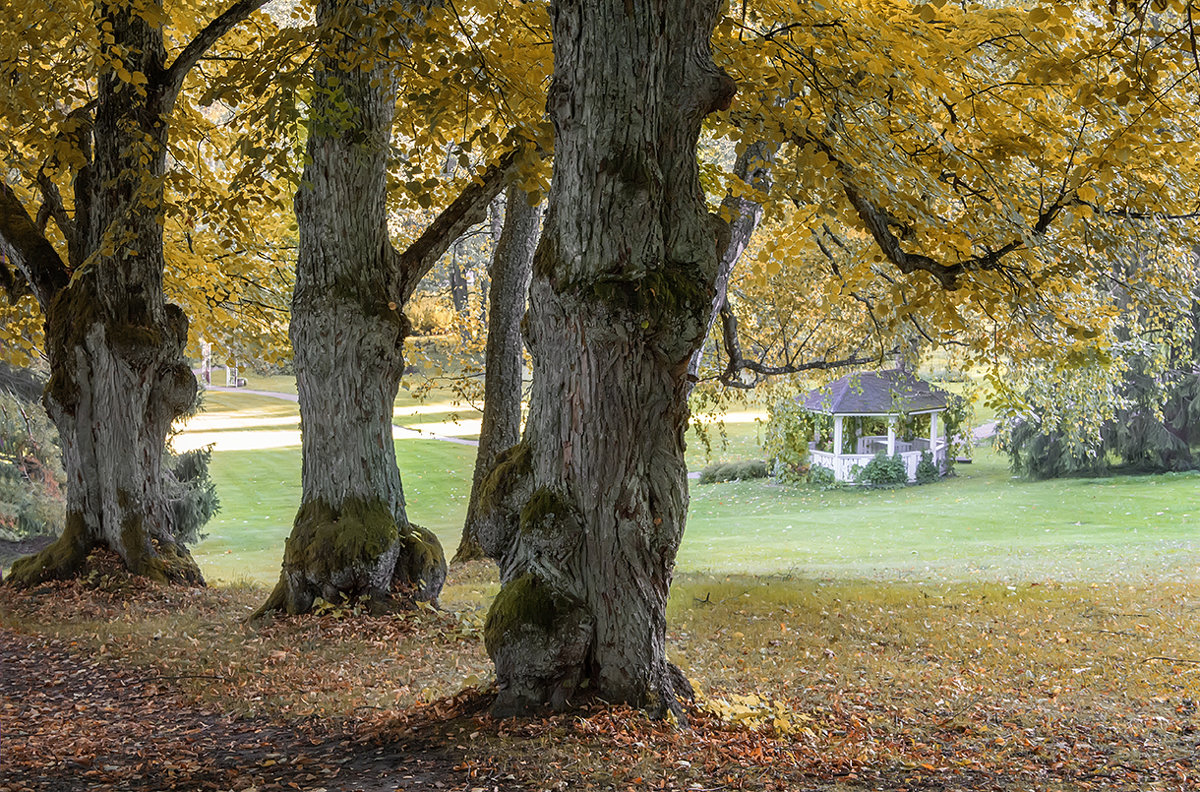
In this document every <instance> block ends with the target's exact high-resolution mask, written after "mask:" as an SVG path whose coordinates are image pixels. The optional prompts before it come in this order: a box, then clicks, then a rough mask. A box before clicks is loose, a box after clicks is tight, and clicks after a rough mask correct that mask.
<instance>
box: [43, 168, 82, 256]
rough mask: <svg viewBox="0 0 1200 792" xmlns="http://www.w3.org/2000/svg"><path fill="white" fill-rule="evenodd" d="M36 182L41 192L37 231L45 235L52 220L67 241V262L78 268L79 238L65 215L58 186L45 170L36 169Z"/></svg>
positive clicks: (69, 218) (69, 217) (65, 210)
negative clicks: (51, 219)
mask: <svg viewBox="0 0 1200 792" xmlns="http://www.w3.org/2000/svg"><path fill="white" fill-rule="evenodd" d="M37 181H38V187H39V188H40V189H41V191H42V206H41V208H40V209H38V213H37V229H38V231H39V232H41V233H42V234H45V233H46V222H47V221H48V220H49V219H50V218H54V224H55V225H57V226H58V230H59V231H61V232H62V235H63V238H65V239H66V240H67V260H68V261H70V263H71V265H72V266H78V265H79V263H80V262H79V261H78V260H77V259H78V258H79V251H78V248H79V238H78V237H77V236H76V233H75V221H74V220H72V219H71V216H70V215H69V214H67V209H66V207H65V206H64V205H63V199H62V194H61V193H60V192H59V191H58V185H56V184H55V183H54V179H52V178H50V175H49V174H48V173H46V169H45V168H39V169H38V174H37Z"/></svg>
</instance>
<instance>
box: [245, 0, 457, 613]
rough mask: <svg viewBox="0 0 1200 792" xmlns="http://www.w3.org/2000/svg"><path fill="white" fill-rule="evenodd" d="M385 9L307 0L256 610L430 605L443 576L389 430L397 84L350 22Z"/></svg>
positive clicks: (398, 311) (394, 372)
mask: <svg viewBox="0 0 1200 792" xmlns="http://www.w3.org/2000/svg"><path fill="white" fill-rule="evenodd" d="M387 6H388V3H387V2H384V0H370V1H369V2H367V1H364V2H353V0H321V2H320V3H318V6H317V15H318V20H319V22H320V23H321V24H322V25H324V26H326V30H327V31H328V33H327V36H326V38H325V46H324V48H323V50H322V51H321V54H320V56H319V60H318V65H317V67H316V69H317V70H316V75H315V83H316V90H315V91H314V94H313V97H314V98H313V104H312V117H311V120H310V127H309V128H310V131H309V138H308V164H307V165H306V166H305V168H304V177H303V186H302V187H301V188H300V190H299V191H298V192H297V194H296V219H297V223H298V225H299V257H298V261H297V268H296V286H295V291H294V293H293V298H292V320H291V337H292V347H293V349H294V353H295V365H296V383H297V389H298V394H299V397H300V417H301V430H302V438H303V439H302V443H303V449H302V453H303V464H302V490H303V491H302V495H301V505H300V509H299V512H298V513H297V515H296V522H295V525H294V527H293V529H292V534H291V537H290V538H289V539H288V542H287V547H286V549H285V551H284V558H283V570H282V573H281V575H280V580H279V584H278V585H277V586H276V588H275V591H274V592H273V593H272V594H271V596H270V598H269V599H268V600H267V602H266V603H265V604H264V605H263V606H262V608H261V610H260V612H266V611H270V610H286V611H287V612H288V613H302V612H307V611H308V610H310V609H311V608H312V605H313V601H314V599H315V598H316V597H322V598H324V599H325V600H328V601H332V602H338V601H342V600H343V599H357V598H361V597H369V598H370V600H371V602H372V603H373V605H374V607H388V606H390V605H392V604H393V603H395V602H397V599H399V600H400V601H402V602H403V601H412V600H424V601H436V599H437V596H438V593H439V592H440V591H441V587H442V583H443V582H444V580H445V573H446V563H445V559H444V557H443V555H442V548H441V545H440V544H439V542H438V540H437V538H436V537H435V536H434V535H433V534H432V533H430V532H429V531H427V530H425V529H423V528H420V527H418V526H414V525H412V524H411V523H409V521H408V517H407V515H406V513H405V509H404V493H403V490H402V488H401V483H400V472H399V470H398V469H397V467H396V455H395V446H394V444H393V440H392V409H393V403H394V400H395V398H396V392H397V389H398V388H399V384H400V375H401V373H402V371H403V368H404V361H403V348H404V340H405V336H406V335H407V332H408V329H409V325H408V321H407V319H406V318H405V316H404V314H403V313H402V306H403V302H404V299H403V296H402V289H401V270H400V266H399V256H398V255H397V254H396V252H395V251H394V250H393V249H392V246H391V243H390V242H389V239H388V232H387V206H386V198H387V157H388V150H389V146H390V142H391V129H392V119H393V115H394V112H395V101H396V89H395V84H394V78H393V74H392V73H391V68H390V67H389V66H388V65H387V64H385V63H378V62H377V63H364V62H362V59H361V55H362V53H361V49H362V48H361V41H360V39H359V37H358V36H357V35H356V34H355V33H354V32H352V31H364V30H366V31H369V30H371V29H372V27H373V22H372V21H371V19H372V17H373V16H374V15H375V14H376V12H378V11H379V10H380V9H382V8H384V7H387ZM346 108H349V110H348V111H347V109H346Z"/></svg>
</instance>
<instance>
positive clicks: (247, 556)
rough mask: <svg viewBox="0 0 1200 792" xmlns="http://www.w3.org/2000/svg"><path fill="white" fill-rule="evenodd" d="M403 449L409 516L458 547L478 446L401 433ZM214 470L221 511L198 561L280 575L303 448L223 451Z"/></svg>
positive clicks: (214, 574) (223, 574)
mask: <svg viewBox="0 0 1200 792" xmlns="http://www.w3.org/2000/svg"><path fill="white" fill-rule="evenodd" d="M396 457H397V459H398V461H399V465H400V474H401V476H402V477H403V481H404V495H405V499H406V500H407V502H408V515H409V518H410V519H411V520H413V521H414V522H416V523H419V524H421V525H424V526H426V527H427V528H429V529H430V530H432V531H433V532H434V533H436V534H437V535H438V538H439V539H441V540H442V544H443V545H444V546H445V547H446V548H447V550H448V552H451V553H452V552H453V551H454V548H455V547H457V546H458V532H459V531H460V530H462V521H463V518H464V516H465V515H466V511H467V497H468V496H469V495H470V484H471V481H470V471H471V469H472V466H473V465H474V464H475V449H473V448H471V447H469V446H463V445H457V444H454V443H443V442H439V441H435V440H397V441H396ZM212 473H213V479H214V480H215V481H216V483H217V492H218V494H219V495H220V498H221V511H220V512H219V513H218V514H217V516H216V517H214V518H213V520H212V522H210V523H209V524H208V527H207V528H206V531H207V533H208V538H207V539H205V540H204V541H203V542H201V543H200V544H199V545H198V546H197V547H196V548H195V551H194V554H195V556H196V560H197V562H198V563H199V564H200V567H201V569H203V570H204V573H205V575H206V576H207V577H209V578H210V579H212V580H225V581H233V580H241V579H246V580H252V581H257V582H269V581H273V580H274V579H275V578H276V577H278V575H279V562H280V560H281V559H282V558H283V541H284V539H285V538H286V537H287V535H288V533H289V532H290V531H291V528H292V519H293V518H294V517H295V516H296V508H297V506H299V504H300V449H299V448H297V447H292V448H279V449H269V450H258V451H221V452H217V453H214V454H213V459H212Z"/></svg>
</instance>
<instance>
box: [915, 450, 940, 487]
mask: <svg viewBox="0 0 1200 792" xmlns="http://www.w3.org/2000/svg"><path fill="white" fill-rule="evenodd" d="M941 475H942V474H941V472H940V471H939V470H938V466H937V465H936V464H934V461H933V454H931V453H929V452H928V451H922V452H921V461H920V462H918V463H917V483H918V484H932V483H933V482H935V481H937V480H938V479H939V478H941Z"/></svg>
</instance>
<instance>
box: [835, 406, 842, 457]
mask: <svg viewBox="0 0 1200 792" xmlns="http://www.w3.org/2000/svg"><path fill="white" fill-rule="evenodd" d="M833 455H834V456H835V457H840V456H841V455H842V416H840V415H835V416H833Z"/></svg>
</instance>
